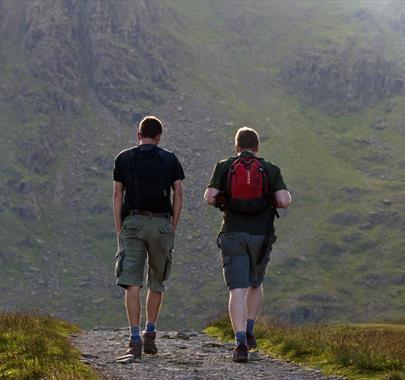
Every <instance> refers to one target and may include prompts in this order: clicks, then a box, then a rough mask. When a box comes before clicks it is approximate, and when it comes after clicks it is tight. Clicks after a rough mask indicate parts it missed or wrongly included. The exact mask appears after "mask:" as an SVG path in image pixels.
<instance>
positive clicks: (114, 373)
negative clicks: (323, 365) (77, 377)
mask: <svg viewBox="0 0 405 380" xmlns="http://www.w3.org/2000/svg"><path fill="white" fill-rule="evenodd" d="M157 339H158V340H157V344H158V349H159V352H158V354H157V355H156V356H151V355H143V356H142V358H141V359H137V360H135V361H131V360H130V361H129V362H128V363H126V364H124V363H119V362H117V361H116V360H115V359H116V358H117V357H119V356H121V355H123V354H124V353H125V351H126V345H127V342H128V329H127V328H122V329H104V328H95V329H93V330H90V331H88V332H84V333H82V334H80V335H78V336H75V337H74V338H73V343H74V344H75V345H76V346H77V347H78V348H79V349H80V350H81V351H82V352H83V361H84V362H85V363H87V364H88V365H90V366H91V367H93V368H95V369H97V370H99V371H101V373H103V374H104V376H105V378H106V379H122V380H127V379H137V380H146V379H148V380H150V379H153V380H160V379H162V380H166V379H175V380H180V379H181V380H183V379H184V380H185V379H187V380H202V379H210V380H211V379H212V380H219V379H221V380H225V379H274V380H276V379H277V380H282V379H292V380H301V379H302V380H306V379H308V380H309V379H311V380H318V379H324V380H325V379H330V380H338V379H342V378H340V377H334V376H329V377H325V376H322V375H321V373H320V371H319V370H316V369H309V368H302V367H300V366H297V365H294V364H292V363H287V362H283V361H280V360H277V359H274V358H271V357H269V356H266V355H262V354H259V353H257V352H253V353H250V354H249V355H250V358H249V359H250V360H249V363H233V362H232V359H231V357H232V348H233V345H232V344H230V343H224V342H221V341H218V340H216V339H214V338H212V337H210V336H208V335H206V334H203V333H195V332H174V331H172V332H162V331H161V332H159V333H158V338H157Z"/></svg>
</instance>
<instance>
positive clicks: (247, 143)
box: [235, 127, 260, 149]
mask: <svg viewBox="0 0 405 380" xmlns="http://www.w3.org/2000/svg"><path fill="white" fill-rule="evenodd" d="M259 143H260V139H259V135H258V133H257V132H256V131H255V130H254V129H252V128H248V127H243V128H239V129H238V131H237V132H236V135H235V145H236V146H237V147H238V148H239V149H257V147H258V146H259Z"/></svg>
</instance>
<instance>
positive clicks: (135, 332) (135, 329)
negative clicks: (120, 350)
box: [131, 326, 142, 343]
mask: <svg viewBox="0 0 405 380" xmlns="http://www.w3.org/2000/svg"><path fill="white" fill-rule="evenodd" d="M131 340H132V341H133V342H134V343H138V342H140V341H141V340H142V339H141V336H140V335H139V326H131Z"/></svg>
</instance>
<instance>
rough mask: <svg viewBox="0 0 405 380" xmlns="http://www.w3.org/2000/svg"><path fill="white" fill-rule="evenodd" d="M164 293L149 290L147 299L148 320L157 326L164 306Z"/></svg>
mask: <svg viewBox="0 0 405 380" xmlns="http://www.w3.org/2000/svg"><path fill="white" fill-rule="evenodd" d="M162 299H163V293H162V292H155V291H153V290H150V289H149V290H148V295H147V297H146V319H147V321H148V322H150V323H153V324H155V323H156V321H157V318H158V316H159V310H160V305H161V304H162Z"/></svg>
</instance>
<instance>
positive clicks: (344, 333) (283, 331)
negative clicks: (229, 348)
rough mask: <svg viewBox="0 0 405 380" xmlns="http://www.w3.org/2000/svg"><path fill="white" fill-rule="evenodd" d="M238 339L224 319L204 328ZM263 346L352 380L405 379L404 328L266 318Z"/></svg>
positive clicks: (260, 329)
mask: <svg viewBox="0 0 405 380" xmlns="http://www.w3.org/2000/svg"><path fill="white" fill-rule="evenodd" d="M205 331H206V332H207V333H208V334H210V335H213V336H217V337H219V338H221V339H224V340H230V339H232V338H233V331H232V327H231V325H230V323H229V320H228V318H227V317H224V318H222V319H220V320H218V321H217V322H215V323H213V324H212V325H211V326H209V327H207V329H206V330H205ZM255 332H256V337H257V341H258V348H259V350H261V351H263V352H265V353H267V354H270V355H272V356H275V357H279V358H283V359H288V360H292V361H295V362H297V363H300V364H303V365H309V366H315V367H319V368H321V369H322V370H323V372H324V373H325V374H340V375H344V376H347V377H349V378H350V379H358V380H360V379H387V380H404V379H405V326H403V325H391V324H370V325H367V324H362V325H307V326H292V325H289V324H285V323H280V322H275V321H266V320H261V321H260V322H259V323H258V324H257V326H256V330H255Z"/></svg>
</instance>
